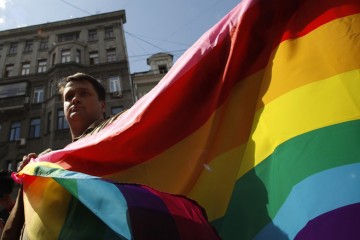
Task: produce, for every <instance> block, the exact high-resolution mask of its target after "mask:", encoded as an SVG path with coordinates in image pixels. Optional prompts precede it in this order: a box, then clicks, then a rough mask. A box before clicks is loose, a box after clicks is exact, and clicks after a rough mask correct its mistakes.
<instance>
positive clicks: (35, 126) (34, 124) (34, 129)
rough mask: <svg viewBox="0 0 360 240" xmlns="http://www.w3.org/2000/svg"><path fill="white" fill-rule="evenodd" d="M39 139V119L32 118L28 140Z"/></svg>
mask: <svg viewBox="0 0 360 240" xmlns="http://www.w3.org/2000/svg"><path fill="white" fill-rule="evenodd" d="M39 137H40V118H34V119H31V121H30V129H29V138H39Z"/></svg>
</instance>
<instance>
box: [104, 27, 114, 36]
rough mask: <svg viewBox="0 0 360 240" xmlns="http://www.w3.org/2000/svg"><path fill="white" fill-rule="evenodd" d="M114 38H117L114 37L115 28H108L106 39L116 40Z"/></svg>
mask: <svg viewBox="0 0 360 240" xmlns="http://www.w3.org/2000/svg"><path fill="white" fill-rule="evenodd" d="M114 37H115V35H114V29H113V27H106V28H105V39H108V38H114Z"/></svg>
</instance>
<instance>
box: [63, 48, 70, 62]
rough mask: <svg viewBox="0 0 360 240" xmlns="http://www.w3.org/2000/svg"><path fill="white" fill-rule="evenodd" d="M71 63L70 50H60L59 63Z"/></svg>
mask: <svg viewBox="0 0 360 240" xmlns="http://www.w3.org/2000/svg"><path fill="white" fill-rule="evenodd" d="M68 62H71V49H63V50H61V63H68Z"/></svg>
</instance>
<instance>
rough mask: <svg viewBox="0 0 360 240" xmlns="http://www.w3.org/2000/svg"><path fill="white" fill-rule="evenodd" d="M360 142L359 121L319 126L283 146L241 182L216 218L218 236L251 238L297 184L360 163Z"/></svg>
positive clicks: (267, 222) (273, 214)
mask: <svg viewBox="0 0 360 240" xmlns="http://www.w3.org/2000/svg"><path fill="white" fill-rule="evenodd" d="M359 146H360V120H356V121H350V122H345V123H341V124H337V125H333V126H329V127H325V128H321V129H317V130H315V131H312V132H309V133H306V134H303V135H300V136H297V137H295V138H293V139H291V140H289V141H287V142H285V143H283V144H281V145H279V146H278V147H277V148H276V149H275V151H274V152H273V154H272V155H270V156H269V157H268V158H266V159H265V160H264V161H263V162H262V163H261V164H259V165H258V166H256V168H255V169H253V170H252V171H250V172H248V173H247V174H245V175H244V176H243V177H241V178H240V179H239V180H238V181H237V183H236V185H235V188H234V192H233V195H232V198H231V200H230V203H229V208H228V210H227V213H226V215H225V217H224V218H223V219H218V220H217V221H216V222H214V223H215V226H216V227H218V231H219V232H220V235H221V236H222V237H223V238H224V239H252V238H253V237H254V236H255V235H256V234H257V232H258V231H260V230H261V229H262V228H263V227H264V226H265V225H267V224H269V222H270V221H271V219H272V218H273V217H274V216H275V214H276V213H277V211H278V210H279V208H280V207H281V205H282V204H283V203H284V201H285V199H286V197H287V196H288V194H289V193H290V191H291V189H292V187H293V186H294V185H296V184H297V183H299V182H300V181H302V180H303V179H305V178H306V177H309V176H311V175H313V174H316V173H318V172H320V171H323V170H327V169H330V168H334V167H337V166H341V165H345V164H352V163H357V162H360V147H359ZM279 231H280V230H279ZM280 234H281V233H280Z"/></svg>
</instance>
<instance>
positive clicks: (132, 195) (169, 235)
mask: <svg viewBox="0 0 360 240" xmlns="http://www.w3.org/2000/svg"><path fill="white" fill-rule="evenodd" d="M117 186H118V188H119V189H120V191H121V192H122V194H123V195H124V197H125V199H126V201H127V204H128V217H129V219H130V220H129V222H130V228H131V233H132V236H133V239H174V240H176V239H179V234H178V230H177V226H176V223H175V221H174V219H173V216H172V215H171V214H170V213H169V211H168V209H167V207H166V205H165V204H164V202H163V201H162V199H161V198H159V197H158V196H157V195H154V194H153V193H152V192H150V191H148V190H147V189H146V187H143V186H140V185H117Z"/></svg>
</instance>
